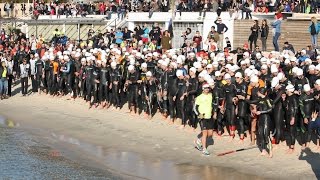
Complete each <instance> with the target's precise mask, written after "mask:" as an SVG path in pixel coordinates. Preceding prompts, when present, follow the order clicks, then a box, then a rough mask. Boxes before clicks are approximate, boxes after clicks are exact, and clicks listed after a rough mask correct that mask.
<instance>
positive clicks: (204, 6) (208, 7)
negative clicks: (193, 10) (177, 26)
mask: <svg viewBox="0 0 320 180" xmlns="http://www.w3.org/2000/svg"><path fill="white" fill-rule="evenodd" d="M211 9H212V4H211V3H210V2H208V0H206V1H205V2H204V3H201V4H200V12H199V19H200V18H201V15H202V12H203V18H205V17H206V12H208V11H210V10H211Z"/></svg>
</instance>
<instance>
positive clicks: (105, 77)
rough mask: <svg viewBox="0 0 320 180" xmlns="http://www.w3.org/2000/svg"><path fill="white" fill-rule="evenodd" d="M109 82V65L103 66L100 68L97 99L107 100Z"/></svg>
mask: <svg viewBox="0 0 320 180" xmlns="http://www.w3.org/2000/svg"><path fill="white" fill-rule="evenodd" d="M109 83H110V69H109V67H103V68H101V70H100V84H99V85H100V86H99V101H100V102H104V101H106V102H109V93H110V90H109V85H110V84H109Z"/></svg>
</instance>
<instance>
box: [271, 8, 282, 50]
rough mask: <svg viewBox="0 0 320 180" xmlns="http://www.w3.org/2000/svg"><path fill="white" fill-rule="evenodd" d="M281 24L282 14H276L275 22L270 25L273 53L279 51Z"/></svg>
mask: <svg viewBox="0 0 320 180" xmlns="http://www.w3.org/2000/svg"><path fill="white" fill-rule="evenodd" d="M281 22H282V14H281V13H277V14H276V15H275V21H273V22H272V24H271V26H272V32H273V39H272V43H273V46H274V50H275V51H279V44H278V39H279V37H280V36H281Z"/></svg>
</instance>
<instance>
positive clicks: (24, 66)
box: [20, 64, 30, 78]
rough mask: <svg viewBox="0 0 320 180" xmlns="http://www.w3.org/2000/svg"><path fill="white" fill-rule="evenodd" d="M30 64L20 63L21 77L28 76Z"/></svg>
mask: <svg viewBox="0 0 320 180" xmlns="http://www.w3.org/2000/svg"><path fill="white" fill-rule="evenodd" d="M29 68H30V65H29V64H20V77H21V78H25V77H28V72H29Z"/></svg>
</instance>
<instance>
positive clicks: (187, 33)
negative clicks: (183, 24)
mask: <svg viewBox="0 0 320 180" xmlns="http://www.w3.org/2000/svg"><path fill="white" fill-rule="evenodd" d="M181 37H182V38H183V41H184V42H185V41H191V40H192V34H191V28H187V30H186V31H185V32H183V33H182V36H181Z"/></svg>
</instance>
